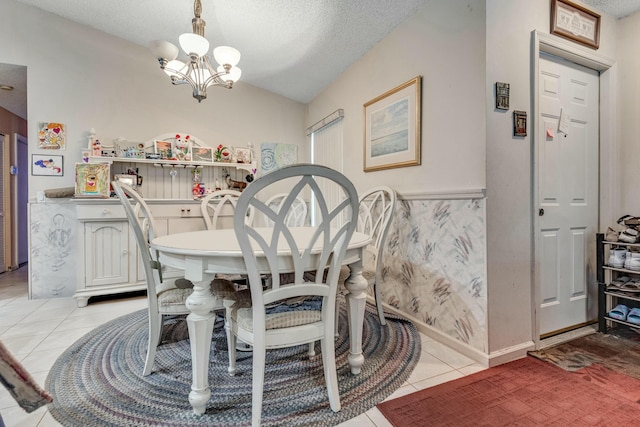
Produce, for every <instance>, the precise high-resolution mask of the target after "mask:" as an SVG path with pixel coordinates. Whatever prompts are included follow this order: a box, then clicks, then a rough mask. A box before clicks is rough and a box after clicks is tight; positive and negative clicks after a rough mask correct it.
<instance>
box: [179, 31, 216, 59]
mask: <svg viewBox="0 0 640 427" xmlns="http://www.w3.org/2000/svg"><path fill="white" fill-rule="evenodd" d="M178 41H179V42H180V47H181V48H182V50H184V51H185V52H186V53H187V55H189V54H192V53H195V54H196V55H198V56H204V55H206V54H207V52H208V51H209V41H208V40H207V39H205V38H204V37H202V36H199V35H198V34H193V33H184V34H181V35H180V37H178Z"/></svg>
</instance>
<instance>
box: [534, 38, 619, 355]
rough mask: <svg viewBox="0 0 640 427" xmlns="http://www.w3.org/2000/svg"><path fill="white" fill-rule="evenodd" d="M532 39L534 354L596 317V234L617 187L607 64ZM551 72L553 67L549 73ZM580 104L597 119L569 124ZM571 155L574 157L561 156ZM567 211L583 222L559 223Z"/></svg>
mask: <svg viewBox="0 0 640 427" xmlns="http://www.w3.org/2000/svg"><path fill="white" fill-rule="evenodd" d="M533 39H534V40H533V41H534V42H533V44H532V47H533V49H532V63H533V69H532V80H533V85H532V100H533V113H532V122H533V125H532V127H531V129H532V134H533V135H532V144H533V146H532V162H533V166H532V173H533V175H534V176H533V177H532V193H531V199H532V205H533V210H532V223H533V229H532V233H533V238H532V242H533V246H534V247H533V254H534V265H533V271H532V274H533V280H532V283H533V287H532V294H533V302H532V303H533V304H534V307H533V310H532V312H533V316H534V319H533V320H534V321H533V331H532V336H533V338H534V341H535V343H536V348H539V346H540V342H541V339H542V338H545V337H547V336H551V335H555V334H557V333H560V332H563V331H567V330H572V329H574V328H577V327H580V326H583V325H584V324H585V323H589V322H591V321H593V320H595V319H596V318H597V283H596V279H595V270H596V266H595V246H596V244H595V233H596V232H597V231H598V230H599V229H601V226H600V224H607V223H609V222H610V221H611V219H612V218H613V216H614V215H613V212H614V208H613V207H614V206H615V204H614V202H615V201H616V200H617V199H616V197H617V196H612V195H611V194H612V193H611V191H612V190H613V189H615V188H616V183H617V178H616V176H615V173H616V172H615V164H614V161H613V159H614V158H615V156H614V155H613V153H615V152H616V151H617V150H616V139H615V133H614V122H615V120H614V117H615V114H614V113H615V105H614V102H613V100H615V91H616V89H615V88H616V83H617V82H616V73H615V71H614V70H615V67H614V65H615V63H614V62H613V61H612V60H609V59H607V58H604V57H602V56H600V55H598V54H597V53H595V52H593V51H590V50H588V49H585V48H583V47H581V46H578V45H576V44H574V43H571V42H570V41H565V40H564V39H558V38H557V37H553V36H551V35H549V34H545V33H540V32H538V31H534V32H533ZM549 63H551V65H549ZM549 66H551V67H552V68H553V67H559V68H558V69H551V70H549ZM572 73H577V76H578V78H576V76H573V77H567V80H566V81H565V83H562V81H561V79H562V77H561V76H562V75H569V74H572ZM547 77H548V78H547ZM583 80H586V81H588V83H587V82H586V81H583ZM588 86H591V89H587V87H588ZM594 87H597V89H594ZM545 91H547V92H550V93H553V92H556V95H552V96H550V95H549V94H545ZM562 91H564V92H568V94H567V93H564V94H560V92H562ZM564 95H567V96H568V99H565V98H563V96H564ZM545 97H549V98H554V97H555V98H557V100H556V101H553V102H555V105H556V107H555V108H556V110H555V111H551V112H549V111H550V108H551V107H550V106H549V105H548V101H549V100H548V99H545ZM572 97H573V98H576V100H572V99H571V98H572ZM545 103H547V104H546V105H545ZM585 103H589V104H590V105H593V106H594V111H595V115H593V113H592V115H590V116H587V118H584V117H581V116H582V112H574V113H573V114H574V116H573V118H572V111H571V109H572V108H573V104H576V105H581V104H585ZM561 108H564V109H565V115H564V117H561V116H562V115H563V114H562V113H561V111H560V109H561ZM551 109H552V108H551ZM545 110H546V111H545ZM561 118H562V119H563V125H562V126H559V125H560V121H561ZM565 124H567V126H568V127H565ZM594 124H597V126H596V127H594ZM587 128H588V132H587V131H586V129H587ZM561 130H564V132H562V131H561ZM586 133H590V135H591V136H593V140H590V139H589V136H588V135H586ZM565 135H567V136H566V138H565ZM569 135H571V136H569ZM576 141H584V143H582V142H581V143H579V144H578V143H576ZM572 150H573V154H567V155H565V154H564V153H565V151H566V152H568V153H571V152H572ZM578 159H579V160H578ZM567 170H568V171H567ZM603 195H604V196H603ZM567 200H568V202H567ZM563 204H564V206H563ZM573 208H578V210H580V209H581V210H582V211H583V212H582V213H580V215H582V216H583V217H584V220H583V222H584V223H583V224H581V223H571V222H570V221H566V218H564V219H565V221H564V222H562V221H561V219H563V217H566V216H571V215H572V214H571V213H570V212H571V209H573ZM562 211H564V213H560V214H558V212H562ZM568 212H569V213H568Z"/></svg>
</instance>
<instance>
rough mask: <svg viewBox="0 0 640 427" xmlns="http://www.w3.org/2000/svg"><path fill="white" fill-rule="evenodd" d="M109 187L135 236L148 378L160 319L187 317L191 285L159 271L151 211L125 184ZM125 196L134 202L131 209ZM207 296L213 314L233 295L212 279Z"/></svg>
mask: <svg viewBox="0 0 640 427" xmlns="http://www.w3.org/2000/svg"><path fill="white" fill-rule="evenodd" d="M111 185H112V187H113V190H114V191H115V193H116V195H117V196H118V198H119V199H120V203H122V206H123V207H124V211H125V213H126V215H127V219H128V220H129V226H130V227H131V229H132V230H133V233H134V235H135V238H136V243H137V245H138V249H139V253H140V259H141V260H142V266H143V269H144V277H145V280H146V282H147V302H148V307H147V308H148V312H149V340H148V345H147V357H146V360H145V364H144V370H143V375H149V374H150V373H151V371H152V370H153V361H154V360H155V356H156V349H157V347H158V344H159V343H160V340H161V338H162V326H163V317H164V315H184V314H189V310H188V309H187V307H186V305H185V303H186V300H187V297H189V295H191V293H192V292H193V284H192V283H191V282H189V281H188V280H186V279H184V277H183V274H182V272H181V271H177V270H173V271H171V270H167V269H164V268H162V266H161V265H160V262H159V261H158V257H157V254H156V252H155V251H154V250H152V249H151V247H150V246H149V242H151V240H153V238H154V237H155V236H156V232H155V229H154V220H153V216H152V214H151V210H150V209H149V206H148V205H147V204H146V202H145V201H144V199H143V198H142V197H140V195H139V194H138V193H137V192H136V191H135V190H134V189H133V188H131V187H129V186H128V185H126V184H122V183H118V182H116V181H114V182H112V184H111ZM127 196H128V197H130V198H131V199H132V200H134V201H135V208H134V207H133V205H132V204H131V202H130V201H129V198H128V197H127ZM211 292H212V293H214V294H215V295H216V296H217V297H218V298H219V301H220V304H219V306H216V307H214V310H220V309H223V308H224V306H223V304H222V301H223V299H224V298H225V297H230V296H231V295H232V294H233V292H235V287H234V286H233V283H231V282H229V281H226V280H220V279H216V280H214V281H213V282H212V283H211Z"/></svg>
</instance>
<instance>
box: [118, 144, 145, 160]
mask: <svg viewBox="0 0 640 427" xmlns="http://www.w3.org/2000/svg"><path fill="white" fill-rule="evenodd" d="M114 148H115V152H116V157H126V158H132V159H144V157H145V153H144V144H143V143H142V142H131V141H124V140H116V141H114Z"/></svg>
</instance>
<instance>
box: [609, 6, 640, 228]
mask: <svg viewBox="0 0 640 427" xmlns="http://www.w3.org/2000/svg"><path fill="white" fill-rule="evenodd" d="M618 30H619V33H618V52H619V58H620V60H619V63H618V65H619V74H618V82H619V87H620V108H619V110H618V111H619V114H620V145H621V150H620V160H621V170H622V171H623V173H622V174H621V179H620V181H619V186H620V188H621V197H620V211H619V213H618V216H617V217H616V218H615V219H617V218H619V217H620V216H622V215H625V214H629V215H634V216H638V215H640V197H638V195H639V191H638V188H639V187H640V185H639V184H640V144H639V143H638V141H639V140H640V120H638V117H640V77H639V76H640V53H639V51H638V45H639V43H640V13H636V14H634V15H632V16H629V17H626V18H624V19H622V20H620V23H619V25H618Z"/></svg>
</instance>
